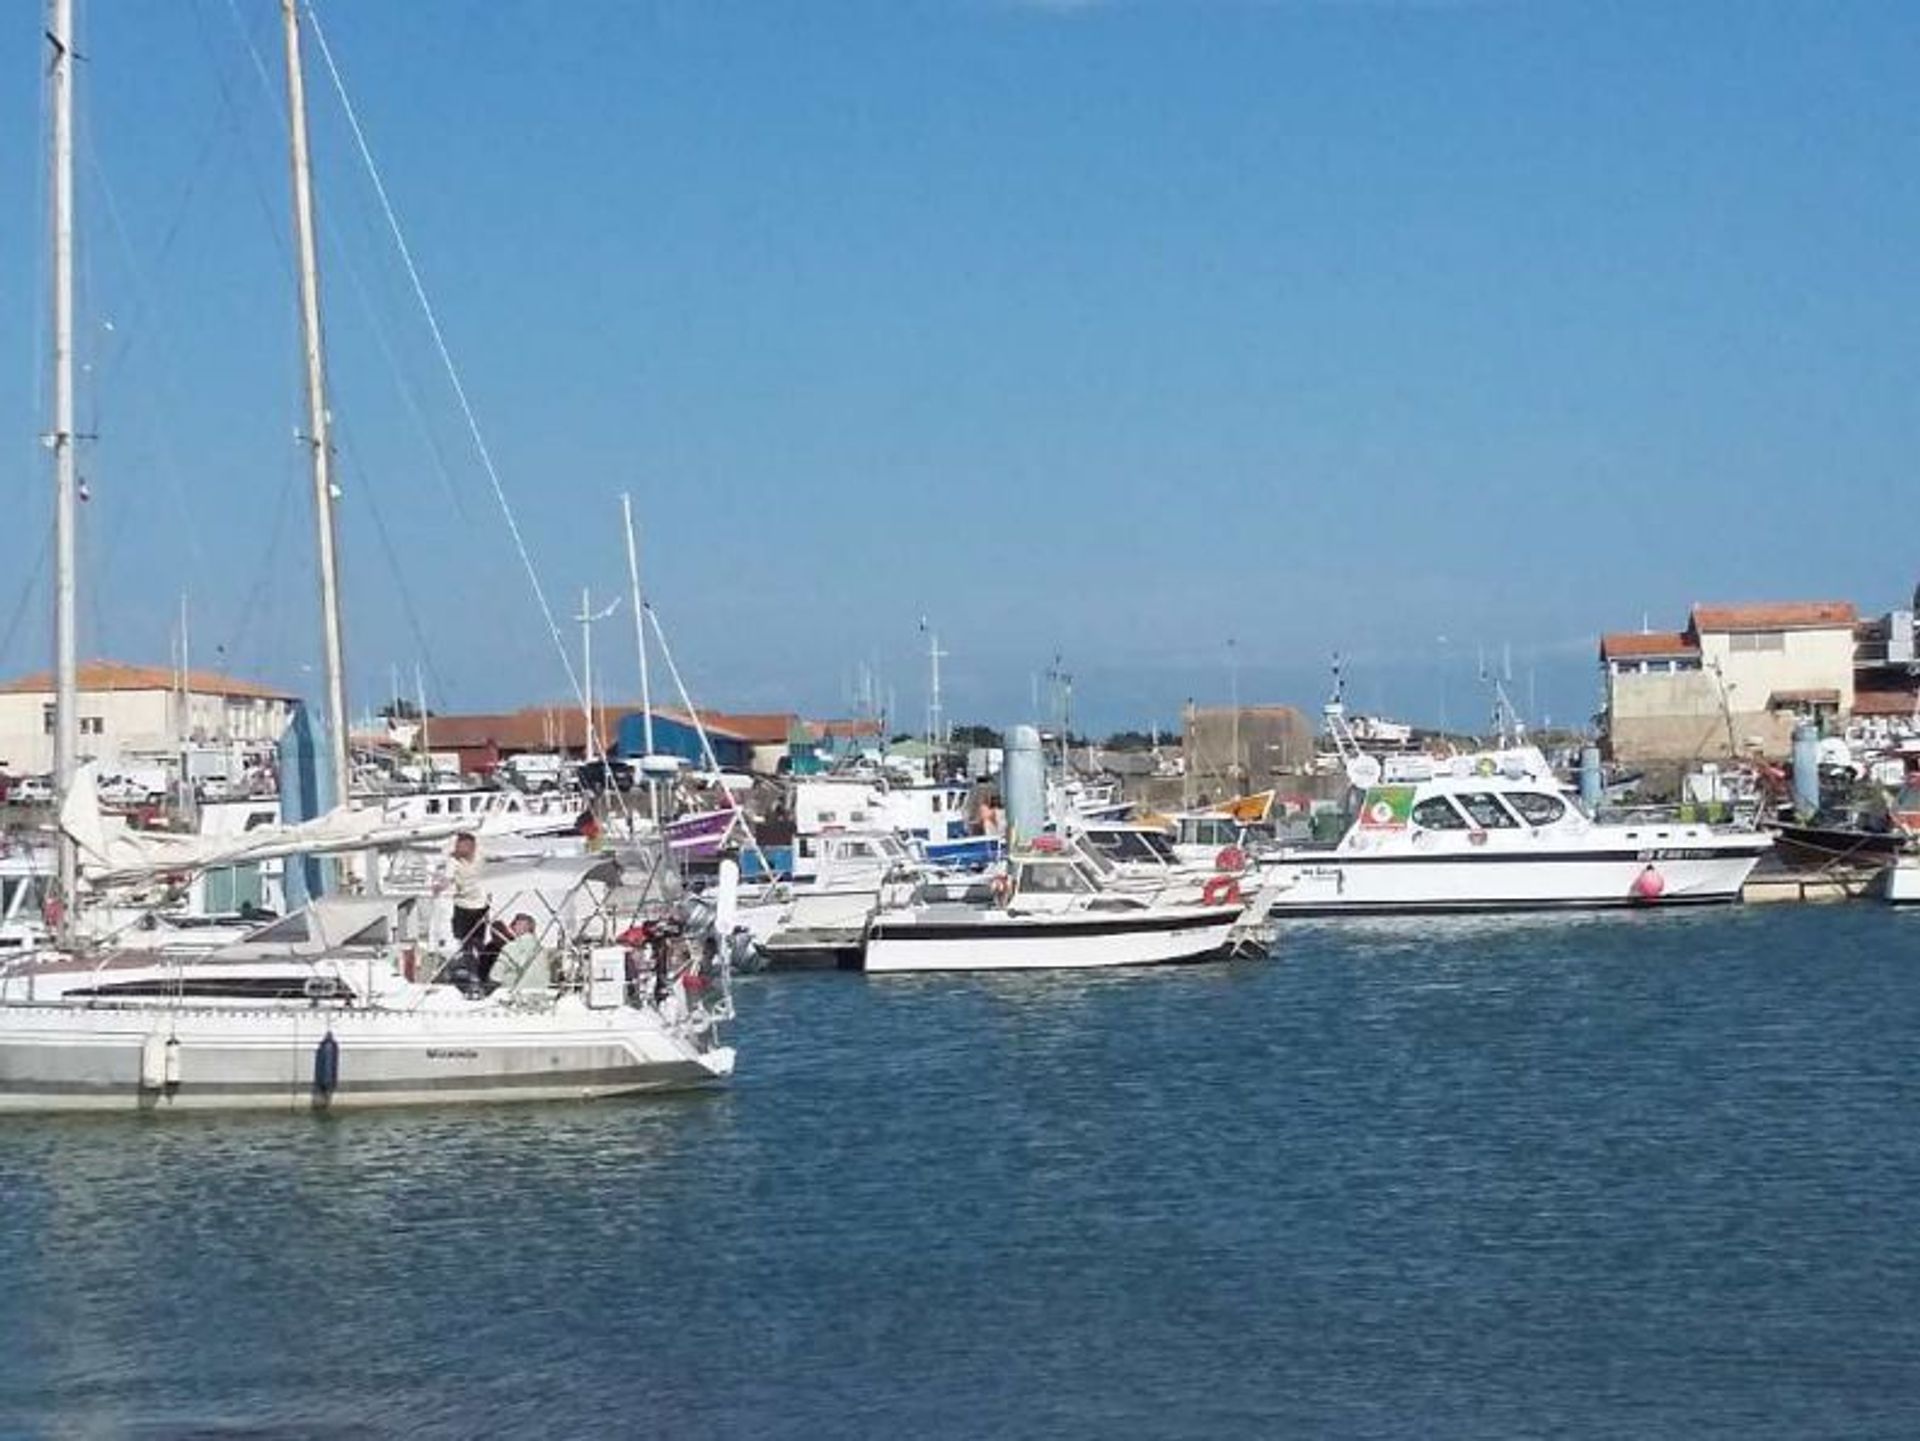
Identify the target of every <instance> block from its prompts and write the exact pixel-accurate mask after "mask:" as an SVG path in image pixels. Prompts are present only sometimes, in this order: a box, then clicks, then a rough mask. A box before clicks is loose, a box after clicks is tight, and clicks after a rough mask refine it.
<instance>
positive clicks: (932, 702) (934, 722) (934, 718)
mask: <svg viewBox="0 0 1920 1441" xmlns="http://www.w3.org/2000/svg"><path fill="white" fill-rule="evenodd" d="M920 629H921V631H922V633H923V634H925V636H926V637H927V666H928V670H929V676H928V682H927V744H928V745H930V746H937V745H939V744H940V662H941V661H942V660H943V659H945V657H946V654H947V653H946V652H945V651H943V650H941V649H940V632H939V631H937V630H933V629H931V628H930V627H929V626H928V625H927V618H926V617H925V616H924V615H923V616H921V617H920Z"/></svg>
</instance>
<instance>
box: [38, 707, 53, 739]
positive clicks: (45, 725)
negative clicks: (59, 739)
mask: <svg viewBox="0 0 1920 1441" xmlns="http://www.w3.org/2000/svg"><path fill="white" fill-rule="evenodd" d="M40 731H41V734H43V735H52V734H53V707H52V706H50V705H43V706H41V707H40Z"/></svg>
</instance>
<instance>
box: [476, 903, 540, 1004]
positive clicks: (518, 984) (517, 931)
mask: <svg viewBox="0 0 1920 1441" xmlns="http://www.w3.org/2000/svg"><path fill="white" fill-rule="evenodd" d="M508 930H509V932H510V933H511V935H510V939H509V940H508V941H507V943H506V944H505V945H503V946H502V947H501V948H500V953H499V954H498V955H497V956H495V957H494V960H493V970H492V974H491V979H492V981H493V985H494V989H496V990H501V991H544V990H546V989H547V988H548V987H549V986H550V985H552V983H553V977H552V975H551V972H550V967H549V964H548V960H547V955H546V952H545V951H544V950H542V949H541V946H540V942H539V939H538V938H537V937H536V936H535V935H534V930H535V927H534V923H533V917H532V916H530V915H528V914H527V913H526V912H525V911H522V912H521V913H520V914H519V915H517V916H515V917H514V918H513V922H512V924H511V925H510V926H509V927H508Z"/></svg>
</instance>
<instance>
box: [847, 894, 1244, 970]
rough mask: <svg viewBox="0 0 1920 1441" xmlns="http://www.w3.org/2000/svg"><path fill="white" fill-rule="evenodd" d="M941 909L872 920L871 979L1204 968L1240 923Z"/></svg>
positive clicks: (1229, 917)
mask: <svg viewBox="0 0 1920 1441" xmlns="http://www.w3.org/2000/svg"><path fill="white" fill-rule="evenodd" d="M946 909H947V908H943V907H938V906H935V907H929V908H927V909H925V910H915V911H904V912H897V913H888V914H885V915H883V916H881V917H879V918H877V919H876V920H875V921H874V922H873V924H872V925H871V926H870V927H869V928H868V930H867V944H866V954H865V958H864V962H863V968H864V969H865V970H868V971H872V972H875V973H906V972H920V971H1034V970H1086V969H1095V968H1106V967H1116V966H1153V965H1165V964H1168V963H1171V962H1178V961H1198V960H1208V959H1211V958H1212V957H1214V956H1217V955H1219V954H1220V953H1221V951H1222V949H1223V948H1224V947H1225V946H1226V945H1227V941H1228V937H1229V935H1230V934H1231V932H1232V931H1233V928H1234V925H1235V923H1236V922H1238V920H1239V918H1240V909H1239V907H1237V906H1222V907H1207V908H1204V909H1203V908H1200V907H1186V906H1181V907H1159V908H1154V909H1152V910H1150V911H1142V912H1139V913H1135V914H1131V915H1129V914H1127V913H1124V912H1122V913H1117V914H1116V913H1114V912H1094V913H1091V914H1089V913H1086V912H1076V913H1072V914H1064V915H1046V914H1041V915H1021V914H1017V913H1014V914H1010V913H1008V912H1005V911H988V912H971V913H968V914H961V915H954V916H947V915H944V914H943V911H945V910H946ZM954 909H955V910H961V909H962V908H954Z"/></svg>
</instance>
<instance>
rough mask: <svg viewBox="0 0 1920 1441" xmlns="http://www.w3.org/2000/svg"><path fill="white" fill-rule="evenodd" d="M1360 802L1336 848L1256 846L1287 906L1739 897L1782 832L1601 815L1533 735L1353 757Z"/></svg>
mask: <svg viewBox="0 0 1920 1441" xmlns="http://www.w3.org/2000/svg"><path fill="white" fill-rule="evenodd" d="M1348 775H1349V779H1350V780H1352V781H1353V783H1354V789H1355V792H1356V793H1357V795H1358V798H1359V799H1358V805H1357V808H1356V814H1355V815H1354V818H1353V820H1352V823H1351V824H1350V825H1349V826H1348V828H1347V830H1346V832H1345V834H1344V835H1342V836H1341V838H1340V840H1339V841H1338V842H1337V843H1336V844H1335V845H1333V846H1332V847H1330V848H1329V847H1314V846H1304V845H1303V846H1281V847H1279V848H1277V849H1274V850H1271V851H1268V852H1265V853H1263V854H1261V855H1260V856H1259V864H1260V869H1261V873H1262V874H1263V875H1266V876H1270V877H1273V878H1275V879H1278V880H1280V881H1282V882H1284V883H1285V889H1283V890H1282V891H1281V892H1280V893H1279V894H1278V895H1276V896H1275V897H1274V901H1273V914H1274V915H1275V916H1276V917H1285V916H1294V915H1354V914H1369V913H1393V912H1409V911H1435V912H1441V911H1503V910H1521V909H1532V908H1545V907H1605V906H1652V905H1661V906H1670V905H1683V904H1696V903H1705V902H1726V901H1735V900H1738V899H1739V898H1740V892H1741V888H1742V887H1743V886H1744V885H1745V884H1746V879H1747V876H1748V874H1749V873H1750V872H1751V871H1752V870H1753V867H1754V865H1755V863H1756V862H1757V861H1758V860H1759V859H1760V857H1761V856H1762V855H1763V854H1765V853H1766V851H1767V849H1768V848H1769V847H1770V846H1771V845H1772V840H1771V838H1770V837H1768V836H1766V835H1763V834H1761V833H1760V832H1758V831H1755V830H1752V829H1750V828H1744V827H1735V826H1716V825H1708V824H1693V823H1682V822H1671V821H1648V822H1636V823H1632V824H1611V823H1606V824H1603V823H1600V822H1597V821H1594V820H1592V819H1590V818H1589V817H1588V816H1587V815H1586V814H1585V813H1584V812H1582V811H1581V810H1580V809H1579V807H1578V806H1577V805H1576V804H1574V802H1573V801H1572V800H1571V799H1570V798H1569V797H1568V796H1567V795H1566V794H1565V793H1564V792H1563V791H1562V789H1561V787H1560V785H1559V784H1558V782H1557V781H1556V780H1555V779H1554V777H1553V773H1552V770H1551V768H1550V767H1549V766H1548V765H1547V763H1546V759H1545V757H1543V756H1542V755H1541V754H1540V752H1539V751H1538V750H1537V749H1535V748H1533V747H1530V746H1522V747H1517V748H1513V749H1509V750H1502V751H1496V752H1489V753H1487V754H1484V755H1480V756H1472V757H1468V756H1462V757H1457V758H1454V759H1452V760H1443V761H1436V760H1433V759H1431V758H1429V757H1426V756H1396V757H1388V758H1385V759H1384V761H1383V760H1382V759H1381V758H1377V757H1373V756H1358V757H1355V758H1353V759H1352V760H1350V761H1349V769H1348Z"/></svg>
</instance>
